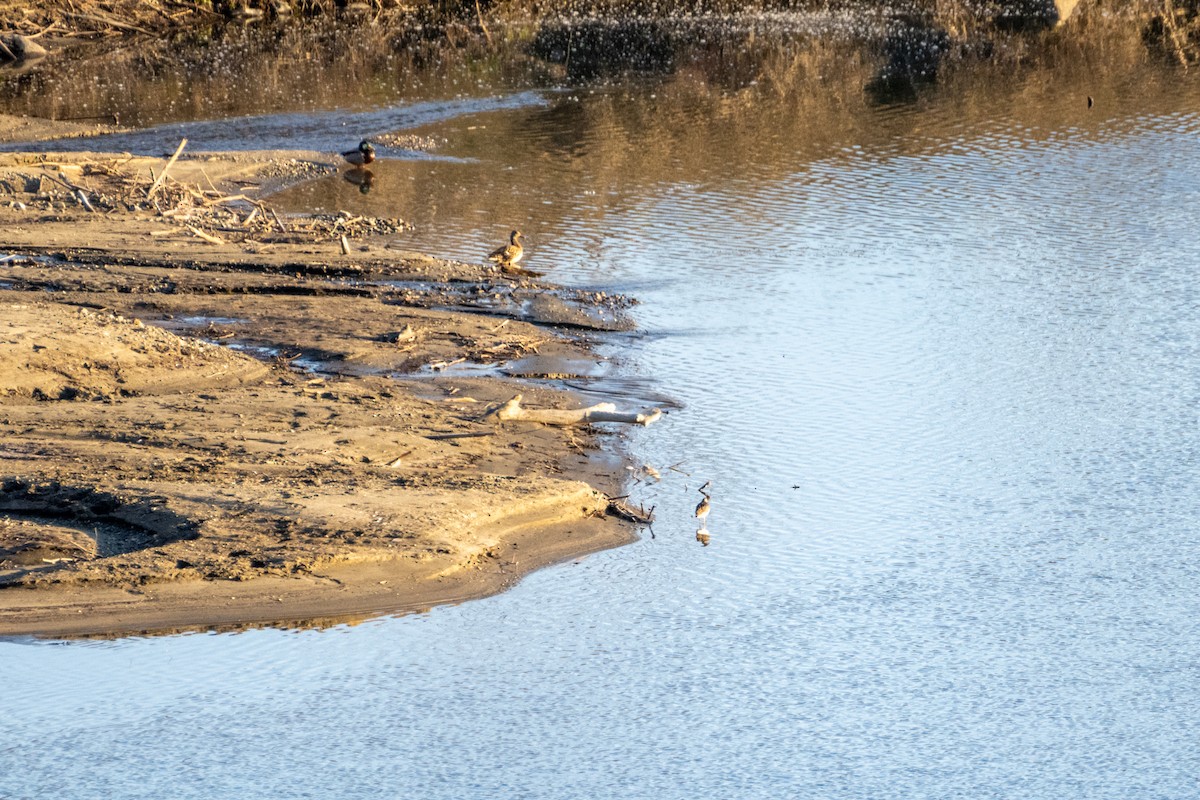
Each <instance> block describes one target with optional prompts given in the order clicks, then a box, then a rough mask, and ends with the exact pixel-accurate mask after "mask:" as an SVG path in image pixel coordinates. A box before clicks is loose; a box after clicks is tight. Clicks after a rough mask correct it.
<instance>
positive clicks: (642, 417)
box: [484, 395, 662, 425]
mask: <svg viewBox="0 0 1200 800" xmlns="http://www.w3.org/2000/svg"><path fill="white" fill-rule="evenodd" d="M661 416H662V411H661V410H660V409H657V408H655V409H653V410H651V411H650V412H648V413H636V412H622V411H617V407H616V406H615V405H613V404H612V403H597V404H596V405H594V406H588V407H587V408H579V409H575V410H570V409H555V408H525V407H524V406H522V405H521V395H517V396H516V397H514V398H512V399H511V400H509V401H508V402H506V403H503V404H502V405H500V406H499V407H498V408H495V409H493V410H491V411H489V412H488V413H487V414H485V415H484V419H485V420H487V419H494V420H496V421H498V422H509V421H514V420H515V421H520V422H540V423H542V424H543V425H587V424H589V423H592V422H625V423H629V424H631V425H649V424H650V423H651V422H655V421H657V420H658V418H659V417H661Z"/></svg>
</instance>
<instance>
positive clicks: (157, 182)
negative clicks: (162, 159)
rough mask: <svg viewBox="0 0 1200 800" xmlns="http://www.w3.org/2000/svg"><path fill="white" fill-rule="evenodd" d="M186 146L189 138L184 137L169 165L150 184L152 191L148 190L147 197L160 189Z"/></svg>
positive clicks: (152, 195)
mask: <svg viewBox="0 0 1200 800" xmlns="http://www.w3.org/2000/svg"><path fill="white" fill-rule="evenodd" d="M186 146H187V139H183V140H181V141H180V142H179V147H177V148H175V155H173V156H171V159H170V160H169V161H168V162H167V165H166V166H165V167H163V171H162V172H161V173H160V174H159V176H158V177H157V178H155V179H154V183H153V184H151V185H150V191H148V192H146V199H150V198H151V197H154V193H155V192H157V191H158V187H159V186H161V185H162V182H163V179H164V178H166V177H167V172H169V171H170V169H171V166H172V165H173V164H174V163H175V159H177V158H179V154H180V153H182V152H183V148H184V147H186Z"/></svg>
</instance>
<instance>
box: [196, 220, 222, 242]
mask: <svg viewBox="0 0 1200 800" xmlns="http://www.w3.org/2000/svg"><path fill="white" fill-rule="evenodd" d="M187 229H188V230H189V231H191V232H192V233H194V234H196V235H197V236H199V237H200V238H201V239H203V240H204V241H206V242H208V243H210V244H225V240H224V239H222V238H221V237H220V236H213V235H211V234H207V233H205V232H204V231H202V230H200V229H199V228H197V227H194V226H192V225H188V226H187Z"/></svg>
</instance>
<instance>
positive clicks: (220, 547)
mask: <svg viewBox="0 0 1200 800" xmlns="http://www.w3.org/2000/svg"><path fill="white" fill-rule="evenodd" d="M8 122H10V123H12V120H8ZM0 123H3V120H0ZM13 124H15V123H13ZM3 127H4V126H3V124H0V130H2V129H3ZM25 127H27V126H25ZM167 166H168V164H167V162H166V160H165V159H148V158H147V159H143V158H131V157H129V156H127V155H121V154H101V153H71V154H58V153H56V154H53V155H48V156H42V155H38V154H36V153H16V154H8V155H3V156H0V231H3V234H2V235H0V634H19V633H35V634H49V635H68V634H96V633H106V632H136V631H162V630H175V629H183V628H189V627H205V626H239V625H246V624H262V623H276V622H282V623H294V624H303V623H305V622H306V621H307V622H310V623H311V622H313V621H314V620H329V619H345V618H348V617H354V616H359V615H372V614H378V613H385V612H391V611H406V610H413V609H418V608H424V607H428V606H430V605H433V604H436V603H442V602H451V601H455V600H460V599H464V598H469V597H477V596H481V595H484V594H488V593H491V592H495V591H498V590H500V589H502V588H504V587H505V586H508V585H510V584H511V583H513V582H514V581H516V580H517V579H519V577H520V576H521V575H523V574H525V573H527V572H528V571H529V570H531V569H535V568H537V567H540V566H543V565H546V564H548V563H551V562H555V561H560V560H563V559H567V558H570V557H573V556H578V555H582V554H585V553H589V552H592V551H595V550H598V549H603V548H607V547H612V546H616V545H619V544H622V543H625V542H628V541H629V540H630V539H631V538H632V536H633V532H632V531H631V529H630V528H629V527H628V526H627V525H625V524H623V523H621V522H619V521H617V520H615V519H613V518H612V517H607V516H606V515H605V511H606V509H607V508H608V505H609V500H608V497H607V496H606V492H607V493H609V494H614V493H616V491H617V489H618V487H619V484H620V476H621V475H623V474H624V470H623V469H622V466H623V465H622V464H621V463H620V462H619V460H618V459H617V458H616V457H615V456H613V455H612V454H611V453H608V454H606V453H605V452H603V449H600V448H598V442H597V440H598V437H601V436H605V435H606V434H605V433H604V432H601V431H598V430H597V429H596V428H595V427H593V426H583V425H578V426H550V425H541V424H536V423H531V422H522V421H511V420H509V421H503V422H501V421H497V419H496V417H495V415H494V414H489V411H490V410H491V409H494V408H496V407H497V406H499V405H501V404H503V403H504V402H505V401H507V400H509V399H510V398H511V397H513V396H514V395H515V394H518V393H520V394H522V395H523V404H524V405H525V406H526V407H529V408H578V407H580V406H581V405H583V404H584V403H583V401H582V399H581V398H579V397H577V396H574V395H572V394H570V393H567V392H562V391H557V390H552V389H549V388H546V387H544V386H541V387H539V386H533V385H530V384H528V383H525V382H519V381H517V380H514V379H513V378H511V377H506V376H505V375H504V374H502V373H503V372H504V370H505V368H506V367H505V365H507V369H508V371H510V372H521V373H522V374H527V375H538V374H545V375H569V374H571V368H572V365H574V364H580V363H590V362H591V361H594V360H595V358H596V357H595V355H594V354H593V353H591V352H590V350H589V349H588V345H587V341H586V336H584V335H568V334H567V333H564V331H566V330H569V331H576V332H580V331H588V330H590V329H606V328H615V327H621V326H622V325H624V324H626V323H625V322H624V321H623V317H622V308H623V305H624V303H623V301H622V300H621V299H620V298H612V297H601V296H596V295H588V294H585V293H574V292H569V291H564V290H561V289H559V288H557V287H554V286H551V285H549V284H546V283H544V282H542V281H540V280H539V279H538V278H537V277H536V276H533V275H531V274H527V273H521V272H518V271H515V270H510V271H507V272H506V271H504V270H499V269H497V268H496V267H493V266H483V265H480V264H470V263H460V262H453V261H445V260H440V259H434V258H429V257H426V256H421V255H419V254H414V253H409V252H406V251H405V249H404V244H403V239H404V237H403V232H404V230H405V225H404V223H403V221H402V220H383V219H364V218H361V217H353V216H351V215H349V214H339V215H335V216H330V217H306V218H294V217H293V218H282V217H280V216H279V215H277V214H275V213H274V212H273V211H272V210H271V209H270V207H269V197H268V193H269V191H270V190H271V189H273V188H275V187H277V186H279V185H281V184H283V183H286V182H288V181H291V180H295V179H297V178H298V177H303V176H305V175H308V174H313V173H314V172H317V173H320V172H322V171H330V170H334V169H337V168H338V166H337V165H336V163H335V162H334V161H333V160H332V158H331V156H330V155H329V154H303V153H279V152H272V153H253V154H245V153H239V154H236V155H226V154H216V155H214V154H207V155H204V156H196V157H192V156H190V155H188V154H184V155H181V156H180V157H179V159H178V160H176V161H175V162H174V163H173V164H170V168H169V170H167V175H166V177H164V170H165V169H167ZM264 200H265V202H264ZM543 323H549V324H543ZM554 326H565V327H554ZM514 364H517V365H519V369H514V368H513V366H512V365H514ZM608 449H609V450H611V448H608Z"/></svg>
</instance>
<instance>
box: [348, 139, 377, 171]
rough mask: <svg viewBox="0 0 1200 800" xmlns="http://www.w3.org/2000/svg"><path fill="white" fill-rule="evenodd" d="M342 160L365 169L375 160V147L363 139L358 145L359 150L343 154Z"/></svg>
mask: <svg viewBox="0 0 1200 800" xmlns="http://www.w3.org/2000/svg"><path fill="white" fill-rule="evenodd" d="M342 158H344V159H346V161H348V162H350V163H351V164H353V165H354V166H356V167H365V166H366V165H367V164H370V163H371V162H372V161H374V160H375V146H374V145H373V144H371V143H370V142H368V141H367V140H366V139H363V140H362V141H361V142H359V143H358V148H357V149H355V150H347V151H346V152H344V153H342Z"/></svg>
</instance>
